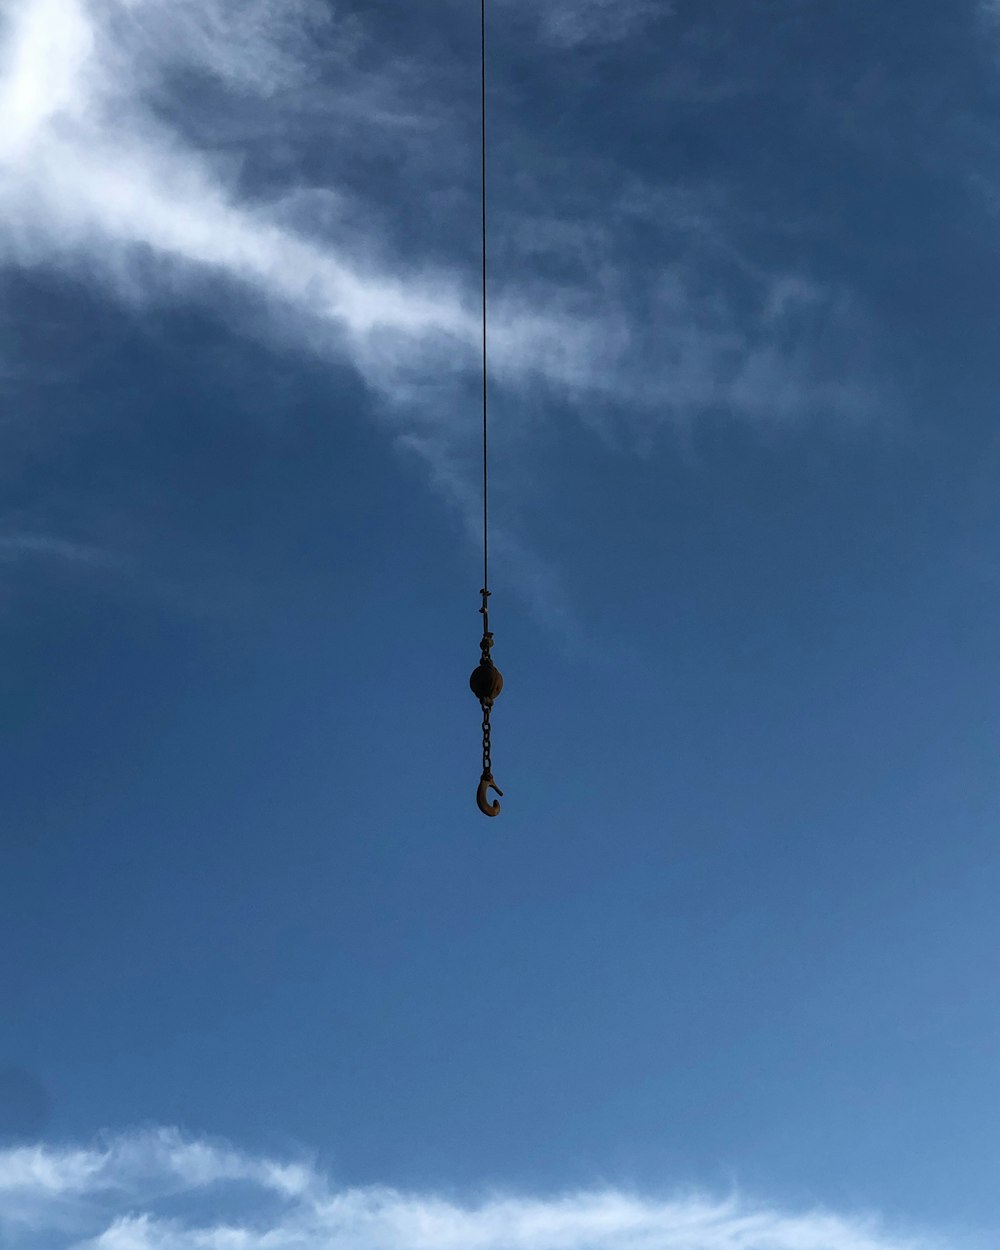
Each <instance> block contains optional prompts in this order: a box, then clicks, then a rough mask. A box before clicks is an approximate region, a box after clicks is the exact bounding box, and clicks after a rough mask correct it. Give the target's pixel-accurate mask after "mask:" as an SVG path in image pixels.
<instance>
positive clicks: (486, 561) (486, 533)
mask: <svg viewBox="0 0 1000 1250" xmlns="http://www.w3.org/2000/svg"><path fill="white" fill-rule="evenodd" d="M480 34H481V41H480V42H481V76H480V85H481V87H482V108H481V111H480V118H481V121H482V184H481V186H482V208H483V236H482V257H483V590H485V591H488V590H489V588H490V529H489V526H490V517H489V467H488V460H487V423H486V0H480Z"/></svg>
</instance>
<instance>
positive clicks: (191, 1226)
mask: <svg viewBox="0 0 1000 1250" xmlns="http://www.w3.org/2000/svg"><path fill="white" fill-rule="evenodd" d="M0 1230H2V1232H3V1234H4V1235H5V1237H6V1238H9V1239H10V1242H9V1244H17V1245H18V1247H21V1248H23V1250H35V1248H36V1247H42V1246H49V1245H52V1244H53V1242H52V1238H53V1236H55V1235H59V1236H60V1237H61V1238H62V1242H61V1244H66V1245H69V1244H72V1245H74V1246H77V1247H81V1248H82V1247H87V1248H88V1250H235V1248H236V1247H239V1250H265V1248H267V1250H286V1248H287V1250H292V1248H293V1247H294V1250H338V1248H343V1250H931V1246H932V1245H933V1244H939V1243H932V1242H931V1241H930V1240H929V1239H919V1240H918V1239H915V1238H913V1237H910V1236H903V1235H899V1234H893V1233H892V1232H891V1231H889V1230H887V1229H884V1228H883V1227H881V1225H880V1223H879V1221H877V1220H875V1219H873V1218H859V1217H852V1216H839V1215H836V1214H833V1213H831V1212H827V1211H802V1212H794V1211H787V1210H782V1209H779V1208H777V1207H774V1206H768V1205H766V1204H761V1203H754V1202H752V1201H750V1200H748V1199H746V1198H743V1197H741V1196H739V1195H731V1196H727V1197H725V1198H712V1197H710V1196H707V1195H699V1194H692V1193H687V1194H681V1195H678V1196H676V1197H673V1198H654V1197H643V1196H640V1195H638V1194H635V1193H628V1192H623V1191H621V1190H614V1189H600V1190H594V1191H579V1192H574V1193H568V1194H564V1195H561V1196H556V1197H550V1198H533V1197H530V1196H526V1195H515V1194H497V1193H491V1194H489V1195H487V1196H483V1197H480V1198H479V1199H477V1200H470V1201H468V1202H459V1201H456V1200H451V1199H445V1198H442V1197H440V1196H438V1195H435V1194H432V1193H413V1192H409V1193H407V1192H400V1191H399V1190H396V1189H390V1188H364V1189H358V1188H339V1187H337V1186H336V1185H334V1184H333V1183H331V1181H330V1180H329V1178H328V1177H326V1176H324V1175H323V1174H322V1173H321V1172H319V1171H318V1170H317V1169H316V1168H315V1167H314V1166H312V1165H311V1164H310V1163H309V1162H307V1161H301V1160H300V1161H292V1162H282V1161H279V1160H274V1159H267V1158H262V1157H258V1156H254V1155H250V1154H246V1153H244V1152H241V1151H239V1150H236V1149H234V1148H233V1147H231V1146H229V1145H227V1144H225V1143H218V1142H207V1141H203V1140H197V1139H193V1138H186V1137H183V1136H181V1135H180V1134H179V1133H177V1132H176V1131H172V1130H157V1131H147V1132H144V1133H140V1134H133V1135H123V1136H118V1137H113V1138H110V1139H108V1140H106V1141H105V1142H104V1143H102V1144H101V1145H99V1146H96V1147H90V1148H55V1147H46V1146H32V1147H20V1148H17V1149H9V1150H6V1151H2V1152H0ZM952 1250H955V1247H954V1243H952Z"/></svg>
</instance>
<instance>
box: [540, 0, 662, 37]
mask: <svg viewBox="0 0 1000 1250" xmlns="http://www.w3.org/2000/svg"><path fill="white" fill-rule="evenodd" d="M673 11H674V6H673V4H672V3H671V0H551V3H549V4H546V5H541V6H538V8H537V10H536V12H537V15H538V21H539V26H540V29H541V31H542V33H543V35H544V37H545V38H547V39H549V40H551V41H552V42H553V43H555V44H558V45H560V46H562V47H566V48H573V47H579V46H581V45H587V44H607V43H612V44H613V43H618V42H620V41H621V40H622V39H626V38H628V36H630V35H632V34H634V33H635V32H636V31H637V30H639V29H640V28H641V27H643V26H645V25H646V24H647V23H648V22H651V21H653V20H655V19H656V18H662V17H670V16H672V15H673Z"/></svg>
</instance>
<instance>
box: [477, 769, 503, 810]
mask: <svg viewBox="0 0 1000 1250" xmlns="http://www.w3.org/2000/svg"><path fill="white" fill-rule="evenodd" d="M488 790H495V791H496V792H497V794H499V795H500V797H501V798H503V791H502V790H501V789H500V787H499V786H498V785H497V783H496V782H495V781H494V780H493V774H492V773H483V776H482V780H481V781H480V783H479V789H478V790H477V791H476V803H477V804H478V805H479V810H480V811H481V812H482V813H483V815H484V816H499V815H500V804H499V803H498V802H497V801H496V799H494V800H493V802H492V803H491V802H490V801H489V799H488V798H487V797H486V794H487V791H488Z"/></svg>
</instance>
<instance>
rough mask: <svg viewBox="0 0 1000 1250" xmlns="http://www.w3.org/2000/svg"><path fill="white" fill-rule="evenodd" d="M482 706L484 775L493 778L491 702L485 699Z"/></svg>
mask: <svg viewBox="0 0 1000 1250" xmlns="http://www.w3.org/2000/svg"><path fill="white" fill-rule="evenodd" d="M480 706H481V707H482V709H483V776H484V777H489V778H492V776H493V759H492V756H491V753H490V748H491V744H490V732H491V731H490V704H489V703H487V702H486V701H485V700H484V701H483V702H482V703H481V704H480Z"/></svg>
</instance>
